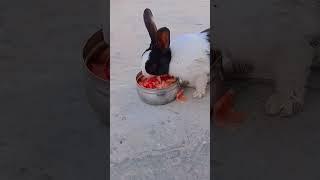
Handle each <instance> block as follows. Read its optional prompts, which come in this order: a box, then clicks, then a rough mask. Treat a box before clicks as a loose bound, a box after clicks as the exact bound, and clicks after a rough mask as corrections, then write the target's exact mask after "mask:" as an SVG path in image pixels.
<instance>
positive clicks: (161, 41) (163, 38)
mask: <svg viewBox="0 0 320 180" xmlns="http://www.w3.org/2000/svg"><path fill="white" fill-rule="evenodd" d="M156 38H157V47H158V48H160V49H162V50H164V49H167V48H169V46H170V30H169V29H168V28H167V27H162V28H160V29H159V30H158V31H157V35H156Z"/></svg>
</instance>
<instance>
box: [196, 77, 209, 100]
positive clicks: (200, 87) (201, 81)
mask: <svg viewBox="0 0 320 180" xmlns="http://www.w3.org/2000/svg"><path fill="white" fill-rule="evenodd" d="M207 83H208V76H207V75H206V74H204V75H201V76H199V77H198V78H197V80H196V90H195V91H194V93H193V97H194V98H202V97H204V95H205V94H206V88H207Z"/></svg>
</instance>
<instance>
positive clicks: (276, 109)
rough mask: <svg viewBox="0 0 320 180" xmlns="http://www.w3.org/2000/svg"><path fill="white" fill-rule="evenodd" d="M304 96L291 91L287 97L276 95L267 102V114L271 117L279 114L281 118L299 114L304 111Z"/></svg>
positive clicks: (280, 94)
mask: <svg viewBox="0 0 320 180" xmlns="http://www.w3.org/2000/svg"><path fill="white" fill-rule="evenodd" d="M303 96H304V94H297V92H296V91H294V90H292V91H290V92H289V94H287V95H285V94H283V93H274V94H273V95H271V96H270V98H269V99H268V101H267V102H266V106H265V110H266V113H267V114H270V115H276V114H279V115H280V116H281V117H287V116H291V115H293V114H296V113H299V112H301V111H302V109H303V104H304V100H303Z"/></svg>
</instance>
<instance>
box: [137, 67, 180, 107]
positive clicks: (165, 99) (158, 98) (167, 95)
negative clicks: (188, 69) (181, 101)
mask: <svg viewBox="0 0 320 180" xmlns="http://www.w3.org/2000/svg"><path fill="white" fill-rule="evenodd" d="M142 76H143V75H142V73H141V72H139V73H138V74H137V76H136V84H137V92H138V95H139V97H140V99H141V100H142V101H143V102H145V103H147V104H151V105H164V104H168V103H170V102H171V101H174V100H175V99H176V95H177V93H178V91H179V89H180V84H179V81H176V82H175V83H173V84H172V85H170V86H169V87H168V88H164V89H148V88H144V87H142V86H140V85H139V83H138V82H139V80H140V79H141V78H142Z"/></svg>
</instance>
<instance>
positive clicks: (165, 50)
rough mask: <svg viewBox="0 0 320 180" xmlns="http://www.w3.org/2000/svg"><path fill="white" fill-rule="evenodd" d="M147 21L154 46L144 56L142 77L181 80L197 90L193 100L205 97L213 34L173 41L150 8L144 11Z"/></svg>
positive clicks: (188, 35) (195, 34)
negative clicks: (158, 23) (210, 40)
mask: <svg viewBox="0 0 320 180" xmlns="http://www.w3.org/2000/svg"><path fill="white" fill-rule="evenodd" d="M143 18H144V23H145V26H146V28H147V30H148V32H149V36H150V39H151V44H150V47H149V48H148V49H147V50H146V51H145V52H144V53H143V55H142V64H141V71H142V74H143V75H144V76H146V77H148V76H155V75H156V76H159V75H164V74H169V75H171V76H174V77H177V78H180V80H182V81H184V82H187V83H188V86H190V87H194V88H195V91H194V92H193V97H195V98H196V97H198V98H202V97H203V96H204V95H205V94H206V87H207V84H208V82H209V79H210V78H209V77H210V76H209V75H210V43H209V31H208V30H207V31H203V32H198V33H189V34H182V35H180V36H178V37H176V38H175V39H173V40H172V41H171V37H170V30H169V29H168V28H167V27H162V28H160V29H157V27H156V24H155V22H154V20H153V14H152V12H151V10H150V9H148V8H147V9H145V10H144V13H143Z"/></svg>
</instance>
